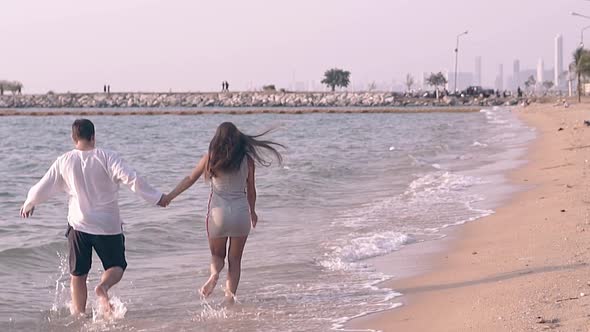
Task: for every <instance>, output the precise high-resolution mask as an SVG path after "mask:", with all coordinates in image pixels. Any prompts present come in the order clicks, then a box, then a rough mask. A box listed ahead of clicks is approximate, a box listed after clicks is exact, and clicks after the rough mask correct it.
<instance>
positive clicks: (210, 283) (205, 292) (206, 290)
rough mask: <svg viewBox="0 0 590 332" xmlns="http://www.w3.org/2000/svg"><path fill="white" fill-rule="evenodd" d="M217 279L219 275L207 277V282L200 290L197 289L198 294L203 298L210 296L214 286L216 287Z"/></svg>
mask: <svg viewBox="0 0 590 332" xmlns="http://www.w3.org/2000/svg"><path fill="white" fill-rule="evenodd" d="M218 279H219V274H212V275H211V276H210V277H209V280H207V282H206V283H205V284H204V285H203V286H202V287H201V289H199V293H201V295H202V296H203V297H208V296H209V295H211V293H213V290H214V289H215V286H216V285H217V280H218Z"/></svg>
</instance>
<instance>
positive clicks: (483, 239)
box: [348, 104, 590, 331]
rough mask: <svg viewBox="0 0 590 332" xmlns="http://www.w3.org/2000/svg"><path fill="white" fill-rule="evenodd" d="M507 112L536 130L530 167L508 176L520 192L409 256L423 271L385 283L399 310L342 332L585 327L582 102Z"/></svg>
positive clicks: (588, 271) (587, 108)
mask: <svg viewBox="0 0 590 332" xmlns="http://www.w3.org/2000/svg"><path fill="white" fill-rule="evenodd" d="M514 112H517V113H519V117H520V118H521V119H522V120H523V121H525V122H526V123H527V124H529V125H530V126H532V127H534V128H536V132H537V138H536V139H535V141H534V142H533V143H532V145H531V147H530V149H529V151H528V153H527V158H526V159H527V160H528V163H527V164H526V165H525V166H523V167H521V168H520V169H518V170H515V171H514V172H512V173H511V174H510V178H511V180H512V181H513V182H514V183H516V184H519V185H522V187H523V188H524V190H523V191H521V192H519V193H517V194H516V195H514V197H513V199H512V200H510V201H509V202H508V203H507V204H505V205H504V206H502V207H500V208H498V209H497V211H496V213H495V214H493V215H491V216H489V217H485V218H482V219H480V220H478V221H476V222H472V223H468V224H466V225H463V226H460V227H457V228H456V229H455V232H454V236H453V240H452V241H447V242H448V243H447V245H446V247H445V249H444V250H442V251H439V252H435V253H433V252H430V253H425V254H423V255H419V256H417V257H419V259H421V260H422V263H423V265H425V266H429V268H428V269H427V270H424V271H422V272H421V273H419V274H418V275H414V276H409V277H405V278H401V279H400V278H398V279H394V280H390V281H388V282H387V283H385V285H384V286H385V287H391V288H393V289H395V290H397V291H399V292H401V293H403V294H404V296H403V297H402V302H404V306H403V307H401V308H399V309H394V310H390V311H385V312H381V313H378V314H374V315H370V316H366V317H363V318H359V319H356V320H353V321H352V322H351V323H350V324H349V326H348V328H354V329H367V328H370V329H377V330H383V331H474V330H477V331H547V330H555V331H590V265H589V264H588V263H589V262H590V220H589V214H590V209H589V207H590V190H589V185H590V176H589V174H588V169H589V166H590V164H589V163H590V127H588V126H586V125H585V124H584V120H587V119H588V120H590V105H589V104H580V105H571V106H570V107H569V108H564V107H561V106H559V107H555V106H552V105H549V104H535V105H532V106H529V107H527V108H516V109H515V110H514ZM560 128H561V130H560ZM414 257H416V256H414ZM392 262H393V260H392Z"/></svg>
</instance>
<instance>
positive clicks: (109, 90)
mask: <svg viewBox="0 0 590 332" xmlns="http://www.w3.org/2000/svg"><path fill="white" fill-rule="evenodd" d="M107 93H108V94H110V93H111V86H110V85H107Z"/></svg>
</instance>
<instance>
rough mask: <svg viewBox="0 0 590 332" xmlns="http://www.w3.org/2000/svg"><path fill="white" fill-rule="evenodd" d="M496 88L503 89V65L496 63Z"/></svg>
mask: <svg viewBox="0 0 590 332" xmlns="http://www.w3.org/2000/svg"><path fill="white" fill-rule="evenodd" d="M495 85H496V90H504V65H503V64H500V65H498V76H496V84H495Z"/></svg>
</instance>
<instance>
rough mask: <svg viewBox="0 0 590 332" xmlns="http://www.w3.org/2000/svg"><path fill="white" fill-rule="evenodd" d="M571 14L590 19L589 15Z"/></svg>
mask: <svg viewBox="0 0 590 332" xmlns="http://www.w3.org/2000/svg"><path fill="white" fill-rule="evenodd" d="M571 14H572V16H578V17H583V18H587V19H590V16H588V15H584V14H580V13H576V12H571Z"/></svg>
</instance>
